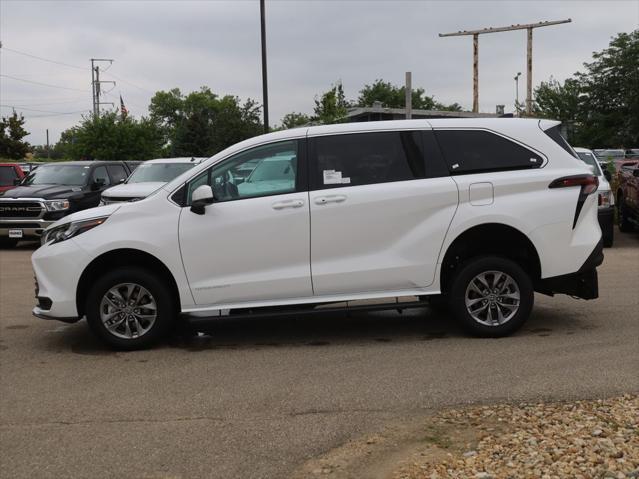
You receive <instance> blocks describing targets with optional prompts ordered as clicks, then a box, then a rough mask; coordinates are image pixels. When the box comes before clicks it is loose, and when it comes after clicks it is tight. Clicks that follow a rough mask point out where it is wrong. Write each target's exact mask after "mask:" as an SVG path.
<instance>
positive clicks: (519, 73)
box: [515, 72, 521, 115]
mask: <svg viewBox="0 0 639 479" xmlns="http://www.w3.org/2000/svg"><path fill="white" fill-rule="evenodd" d="M520 76H521V72H517V75H515V111H516V112H517V114H518V115H519V77H520Z"/></svg>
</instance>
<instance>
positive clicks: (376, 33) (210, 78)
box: [0, 0, 639, 144]
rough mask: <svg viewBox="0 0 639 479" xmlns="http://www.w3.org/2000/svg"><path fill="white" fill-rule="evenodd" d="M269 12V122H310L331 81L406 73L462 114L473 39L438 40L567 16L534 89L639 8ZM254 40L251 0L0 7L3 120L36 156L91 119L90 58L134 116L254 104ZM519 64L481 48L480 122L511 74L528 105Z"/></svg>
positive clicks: (504, 41) (299, 8)
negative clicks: (163, 96) (105, 66)
mask: <svg viewBox="0 0 639 479" xmlns="http://www.w3.org/2000/svg"><path fill="white" fill-rule="evenodd" d="M266 8H267V13H266V21H267V43H268V74H269V77H268V80H269V100H270V101H269V104H270V116H271V124H273V123H278V122H279V121H280V119H281V117H282V116H283V115H284V114H285V113H287V112H290V111H299V112H304V113H311V112H312V109H313V98H314V96H315V95H316V94H318V93H319V92H322V91H324V90H326V89H327V88H329V87H330V85H331V84H332V83H334V82H336V81H338V80H340V81H341V82H342V83H343V85H344V89H345V92H346V95H347V98H349V99H356V98H357V92H358V91H359V90H360V88H361V87H362V86H363V85H364V84H366V83H371V82H373V81H374V80H375V79H377V78H383V79H384V80H387V81H391V82H393V83H396V84H402V83H403V81H404V73H405V72H406V71H412V72H413V86H414V87H423V88H425V89H426V92H427V93H428V94H429V95H434V96H435V98H436V99H437V100H439V101H441V102H445V103H452V102H458V103H460V104H461V105H463V106H464V108H467V109H470V108H471V106H472V39H471V38H472V37H452V38H439V37H438V36H437V34H438V33H445V32H451V31H457V30H469V29H476V28H483V27H489V26H505V25H511V24H515V23H531V22H537V21H541V20H559V19H565V18H572V23H570V24H565V25H559V26H551V27H545V28H541V29H537V30H535V33H534V36H535V39H534V52H533V81H534V84H535V85H536V84H538V83H539V82H540V81H542V80H547V79H548V78H549V77H550V76H551V75H552V76H554V77H555V78H557V79H560V80H563V79H565V78H567V77H569V76H571V75H572V74H573V73H574V72H575V71H577V70H579V69H581V68H582V63H583V62H584V61H589V60H590V59H591V54H592V52H593V51H599V50H602V49H603V48H605V47H606V46H607V45H608V43H609V40H610V38H611V37H612V36H614V35H615V34H616V33H618V32H630V31H632V30H634V29H636V28H639V0H625V1H624V0H621V1H577V0H569V1H549V0H546V1H544V0H531V1H524V0H519V1H516V0H511V1H492V2H484V1H454V0H450V1H379V0H378V1H372V0H359V1H337V0H333V1H331V0H322V1H311V0H299V1H277V0H267V1H266ZM259 32H260V30H259V2H258V1H257V0H247V1H237V0H236V1H152V0H146V1H80V0H76V1H53V0H51V1H29V0H0V40H1V41H2V45H3V48H2V50H0V73H1V74H2V75H5V76H2V77H0V104H1V105H2V107H1V108H2V109H1V111H2V114H3V115H6V114H9V113H11V106H14V105H15V106H17V107H18V108H16V109H17V110H18V111H21V112H23V113H24V116H25V117H26V118H27V123H26V127H27V129H28V130H29V131H30V132H31V135H30V136H29V137H27V139H28V141H30V142H31V143H32V144H41V143H44V142H45V129H46V128H49V133H50V138H51V142H55V141H57V140H58V138H59V136H60V133H61V132H62V131H63V130H64V129H66V128H68V127H70V126H73V125H74V124H76V123H77V122H78V121H79V120H80V118H81V114H82V112H83V111H85V112H86V111H88V110H89V109H90V108H91V86H90V85H91V72H90V68H89V64H90V62H89V59H90V58H91V57H94V58H113V59H114V60H115V61H114V62H113V65H112V66H111V67H110V69H109V70H108V71H107V72H106V73H105V74H104V76H103V77H102V78H103V79H105V80H115V81H116V83H117V85H116V86H115V88H114V89H113V90H112V91H111V92H110V96H107V97H105V98H104V99H103V101H116V103H117V102H119V95H120V94H121V95H122V97H123V99H124V102H125V104H126V106H127V108H128V109H129V110H130V112H131V113H132V114H133V115H135V116H140V115H145V114H146V113H147V110H146V107H147V105H148V103H149V99H150V98H151V96H152V95H153V93H154V92H155V91H157V90H162V89H163V90H167V89H170V88H174V87H178V88H180V89H181V90H182V91H183V92H189V91H192V90H195V89H198V88H199V87H200V86H202V85H207V86H209V87H210V88H211V89H212V90H213V91H214V92H216V93H219V94H232V95H238V96H239V97H241V98H242V99H245V98H247V97H251V98H254V99H256V100H258V101H261V97H262V84H261V64H260V35H259ZM4 47H6V48H4ZM9 49H12V50H18V51H20V52H24V53H28V54H31V55H35V56H38V57H42V58H46V59H50V60H53V61H56V62H62V63H66V64H68V65H72V66H77V67H80V68H72V67H71V66H65V65H59V64H55V63H47V62H44V61H41V60H38V59H35V58H30V57H27V56H24V55H20V54H18V53H15V52H12V51H9ZM525 62H526V33H525V31H516V32H505V33H496V34H490V35H483V36H481V37H480V46H479V84H480V90H479V91H480V95H479V105H480V110H481V111H485V112H494V111H495V105H497V104H505V105H506V111H512V109H513V102H514V96H515V82H514V80H513V77H514V76H515V74H516V73H517V72H522V77H521V79H520V82H519V86H520V88H519V91H520V99H521V100H523V98H524V96H525ZM109 74H112V75H113V76H110V75H109ZM7 76H11V77H16V78H20V79H24V80H29V81H33V82H40V83H46V84H50V85H54V86H57V87H64V88H66V89H63V88H53V87H49V86H44V85H39V84H34V83H27V82H24V81H18V80H15V79H12V78H8V77H7ZM104 88H105V89H109V88H111V87H110V86H109V85H104ZM63 113H64V114H63ZM66 113H70V114H66Z"/></svg>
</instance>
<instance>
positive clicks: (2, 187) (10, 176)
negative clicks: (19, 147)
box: [0, 163, 24, 192]
mask: <svg viewBox="0 0 639 479" xmlns="http://www.w3.org/2000/svg"><path fill="white" fill-rule="evenodd" d="M22 178H24V171H23V170H22V168H20V165H18V164H17V163H0V192H3V191H7V190H10V189H12V188H15V187H16V184H17V183H18V182H19V181H22Z"/></svg>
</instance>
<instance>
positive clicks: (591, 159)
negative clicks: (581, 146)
mask: <svg viewBox="0 0 639 479" xmlns="http://www.w3.org/2000/svg"><path fill="white" fill-rule="evenodd" d="M577 155H578V156H579V159H580V160H581V161H583V162H584V163H586V164H587V165H588V166H589V167H590V169H591V170H592V172H593V173H594V174H595V175H597V176H601V169H600V168H599V164H598V163H597V158H595V155H593V154H592V153H590V152H587V151H578V152H577Z"/></svg>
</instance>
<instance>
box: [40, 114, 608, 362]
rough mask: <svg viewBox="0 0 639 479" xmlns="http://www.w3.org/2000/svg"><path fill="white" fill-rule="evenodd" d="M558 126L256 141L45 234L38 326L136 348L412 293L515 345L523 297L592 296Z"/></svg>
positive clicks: (581, 184)
mask: <svg viewBox="0 0 639 479" xmlns="http://www.w3.org/2000/svg"><path fill="white" fill-rule="evenodd" d="M559 127H560V124H559V123H558V122H555V121H549V120H533V119H519V118H518V119H512V118H509V119H501V118H494V119H454V120H453V119H450V120H448V119H447V120H444V119H439V120H428V121H426V120H403V121H379V122H364V123H350V124H336V125H324V126H316V127H308V128H306V127H305V128H296V129H291V130H285V131H280V132H275V133H270V134H267V135H262V136H257V137H254V138H251V139H249V140H246V141H243V142H241V143H238V144H236V145H233V146H231V147H229V148H227V149H226V150H224V151H222V152H220V153H218V154H217V155H215V156H213V157H212V158H210V159H208V160H206V161H203V162H202V163H201V164H199V165H197V166H195V167H194V168H192V169H191V170H189V171H187V172H186V173H184V174H182V175H180V176H179V177H177V178H175V179H174V180H172V181H170V182H169V183H167V184H165V185H164V186H162V187H161V188H160V189H159V190H157V191H156V192H155V193H153V194H152V195H150V196H148V197H147V198H145V199H143V200H141V201H136V202H132V203H119V204H111V205H106V206H102V207H100V208H96V209H92V210H89V211H82V212H79V213H75V214H74V215H72V216H70V217H68V218H65V219H63V220H60V221H58V222H56V223H55V224H53V225H51V226H50V227H49V228H47V230H46V232H45V234H44V236H43V238H42V246H41V247H40V248H39V249H38V250H37V251H36V252H35V253H34V254H33V256H32V264H33V268H34V271H35V276H36V281H37V293H36V296H37V305H36V307H35V308H34V310H33V313H34V314H35V315H36V316H38V317H41V318H45V319H57V320H62V321H67V322H74V321H77V320H78V319H80V318H82V317H84V316H86V318H87V321H88V324H89V327H90V328H91V330H92V331H93V332H94V333H95V334H96V335H97V336H99V337H100V338H101V339H102V340H103V341H105V342H107V343H108V344H110V345H111V346H113V347H117V348H123V349H135V348H141V347H145V346H149V345H151V344H152V343H154V342H155V341H157V340H159V339H160V338H161V337H162V336H164V335H165V334H167V333H168V332H169V331H170V329H171V326H172V324H174V323H175V321H177V320H178V315H179V314H180V313H182V316H180V318H188V316H189V315H191V316H192V315H197V316H198V317H200V319H201V317H202V316H203V315H209V320H215V318H218V317H219V316H220V315H224V314H256V313H259V312H263V313H264V312H270V313H271V314H272V313H273V311H278V312H283V311H287V312H289V313H294V312H298V311H299V310H301V309H303V310H308V309H310V308H314V307H316V306H319V305H324V306H328V308H326V309H324V310H331V309H333V310H339V308H343V305H344V304H345V302H348V301H356V300H368V299H376V300H378V301H377V303H379V300H381V299H383V300H384V301H382V302H383V303H384V305H382V307H386V308H388V309H397V308H398V307H401V308H405V307H416V306H419V305H420V304H423V303H420V301H416V300H415V297H416V296H417V297H419V298H420V299H422V300H426V301H428V300H429V298H431V297H439V298H443V299H444V301H445V302H446V303H447V304H448V307H449V308H450V310H451V313H452V314H451V316H453V317H455V318H457V319H458V320H459V321H460V322H461V324H462V325H463V326H464V327H465V328H467V329H468V331H470V332H471V333H472V334H475V335H479V336H504V335H507V334H510V333H512V332H514V331H515V330H517V329H518V328H519V327H520V326H521V325H522V324H523V323H524V322H525V321H526V319H527V318H528V317H529V315H530V312H531V309H532V307H533V302H534V291H538V292H541V293H545V294H550V295H553V294H557V293H563V294H569V295H571V296H576V297H581V298H584V299H593V298H596V297H597V296H598V280H597V271H596V267H597V266H598V265H599V264H600V263H601V262H602V260H603V253H602V242H601V229H600V228H599V224H598V222H597V195H596V191H597V186H598V177H597V176H596V175H594V174H593V173H592V170H591V169H590V168H588V167H587V166H586V165H585V164H584V163H583V162H582V161H580V160H579V159H578V157H577V155H576V153H575V152H574V150H573V149H572V148H571V147H570V146H569V145H568V143H566V141H565V140H564V139H563V138H562V137H561V135H560V132H559ZM242 164H253V165H255V168H254V170H253V172H252V173H251V175H250V176H249V178H251V177H253V178H252V179H251V181H250V182H249V181H248V180H244V179H242V180H241V181H240V180H239V179H236V178H235V176H234V175H233V171H237V170H238V167H239V166H240V165H242ZM260 165H264V169H263V170H261V167H260ZM141 168H143V166H140V168H139V169H138V171H139V170H140V169H141ZM244 183H247V184H249V183H250V184H251V187H250V188H243V187H242V186H243V184H244ZM442 295H443V296H442ZM399 297H407V298H413V299H410V300H409V302H396V299H397V298H399ZM399 305H401V306H399ZM369 306H370V305H369ZM375 307H376V308H379V307H380V305H379V304H377V305H375Z"/></svg>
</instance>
